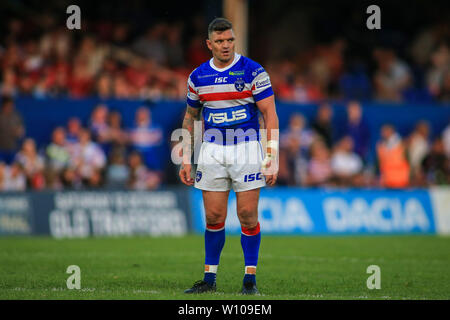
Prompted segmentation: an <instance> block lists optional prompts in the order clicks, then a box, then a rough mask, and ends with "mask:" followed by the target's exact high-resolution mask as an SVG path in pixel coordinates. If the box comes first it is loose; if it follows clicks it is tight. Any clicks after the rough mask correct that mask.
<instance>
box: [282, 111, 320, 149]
mask: <svg viewBox="0 0 450 320" xmlns="http://www.w3.org/2000/svg"><path fill="white" fill-rule="evenodd" d="M291 136H295V137H297V138H298V139H299V140H298V141H299V143H300V148H301V150H302V152H306V151H307V150H309V147H310V146H311V143H312V141H313V138H314V135H313V132H312V130H310V129H307V128H306V119H305V117H304V116H303V115H302V114H300V113H294V114H293V115H292V116H291V117H290V118H289V127H288V128H287V129H286V130H284V132H283V133H282V134H281V137H280V140H281V144H282V145H283V144H284V143H286V142H287V143H289V142H288V141H287V140H288V139H289V138H290V137H291Z"/></svg>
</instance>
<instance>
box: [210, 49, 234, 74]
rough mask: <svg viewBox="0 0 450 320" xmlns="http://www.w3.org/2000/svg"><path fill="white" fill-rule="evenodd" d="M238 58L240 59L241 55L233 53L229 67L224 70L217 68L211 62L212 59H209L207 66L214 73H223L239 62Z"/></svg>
mask: <svg viewBox="0 0 450 320" xmlns="http://www.w3.org/2000/svg"><path fill="white" fill-rule="evenodd" d="M240 58H241V55H240V54H239V53H237V52H235V53H234V59H233V62H232V63H231V64H230V65H228V66H226V67H225V68H217V67H216V66H215V65H214V62H213V59H214V58H211V60H209V66H210V67H211V68H213V69H214V70H216V71H219V72H223V71H226V70H228V69H230V68H231V67H232V66H234V65H235V64H236V63H237V62H238V61H239V59H240Z"/></svg>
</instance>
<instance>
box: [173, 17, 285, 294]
mask: <svg viewBox="0 0 450 320" xmlns="http://www.w3.org/2000/svg"><path fill="white" fill-rule="evenodd" d="M206 44H207V46H208V48H209V50H211V52H212V56H213V57H212V58H211V60H209V61H207V62H205V63H203V64H201V65H200V66H199V67H197V68H196V69H195V70H194V71H193V72H192V73H191V74H190V76H189V79H188V86H187V109H186V114H185V117H184V120H183V128H184V129H186V130H188V131H189V133H190V135H191V140H190V141H188V142H185V143H187V144H190V145H185V146H184V147H183V150H187V151H183V153H182V155H183V160H182V165H181V169H180V172H179V176H180V179H181V181H182V182H183V183H184V184H186V185H188V186H192V185H194V186H195V187H196V188H198V189H201V190H202V195H203V204H204V207H205V220H206V230H205V238H204V239H205V272H204V278H203V280H199V281H197V282H195V283H194V285H193V286H192V288H190V289H187V290H185V293H202V292H208V291H215V290H216V273H217V267H218V265H219V259H220V253H221V251H222V248H223V246H224V244H225V219H226V216H227V204H228V195H229V192H230V190H231V189H233V190H234V192H235V193H236V201H237V215H238V218H239V221H240V224H241V231H242V232H241V245H242V250H243V253H244V262H245V269H244V279H243V285H242V293H243V294H259V292H258V289H257V286H256V267H257V264H258V253H259V247H260V243H261V233H260V226H259V222H258V200H259V191H260V188H261V187H264V186H265V185H269V186H273V185H274V184H275V182H276V180H277V171H278V162H277V161H278V160H277V159H278V158H277V152H278V116H277V113H276V109H275V100H274V93H273V90H272V86H271V83H270V78H269V75H268V74H267V72H266V71H265V70H264V68H263V67H262V66H261V65H260V64H258V63H256V62H255V61H253V60H251V59H249V58H247V57H244V56H242V55H240V54H238V53H237V52H235V35H234V32H233V28H232V24H231V22H230V21H228V20H226V19H224V18H216V19H214V20H213V21H212V22H211V23H210V24H209V26H208V39H207V40H206ZM259 115H262V118H263V120H264V125H265V131H266V139H267V144H266V150H265V152H264V151H263V148H262V144H261V136H263V135H262V134H261V130H259V129H260V125H259ZM201 117H202V118H203V122H204V134H203V142H202V144H201V147H200V152H199V157H198V164H197V171H196V174H195V175H193V173H191V170H192V165H191V156H192V150H193V149H194V146H193V144H194V122H195V121H198V120H200V119H201ZM193 176H195V178H194V177H193Z"/></svg>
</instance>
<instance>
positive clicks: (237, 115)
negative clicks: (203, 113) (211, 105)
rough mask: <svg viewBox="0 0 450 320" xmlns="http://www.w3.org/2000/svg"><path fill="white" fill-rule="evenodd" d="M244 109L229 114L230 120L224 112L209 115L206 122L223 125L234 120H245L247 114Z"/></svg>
mask: <svg viewBox="0 0 450 320" xmlns="http://www.w3.org/2000/svg"><path fill="white" fill-rule="evenodd" d="M245 111H246V110H245V109H240V110H234V111H233V112H232V113H231V118H228V114H227V113H226V112H218V113H212V112H211V113H210V114H209V117H208V122H211V120H212V122H213V123H224V122H232V121H236V120H242V119H245V118H247V113H246V112H245Z"/></svg>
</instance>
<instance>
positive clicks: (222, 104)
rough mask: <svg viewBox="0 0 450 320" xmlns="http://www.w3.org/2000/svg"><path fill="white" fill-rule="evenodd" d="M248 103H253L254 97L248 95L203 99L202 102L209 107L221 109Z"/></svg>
mask: <svg viewBox="0 0 450 320" xmlns="http://www.w3.org/2000/svg"><path fill="white" fill-rule="evenodd" d="M249 103H255V99H253V97H248V98H244V99H233V100H217V101H205V102H204V103H203V106H204V107H206V108H211V109H221V108H226V107H236V106H241V105H246V104H249Z"/></svg>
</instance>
